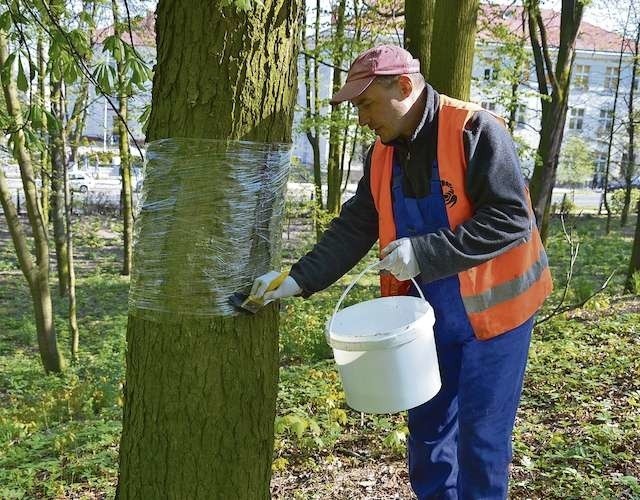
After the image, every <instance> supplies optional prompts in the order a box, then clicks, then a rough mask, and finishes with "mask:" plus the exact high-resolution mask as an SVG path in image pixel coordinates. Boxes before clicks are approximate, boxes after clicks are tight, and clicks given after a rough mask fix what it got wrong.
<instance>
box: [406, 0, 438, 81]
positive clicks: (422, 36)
mask: <svg viewBox="0 0 640 500" xmlns="http://www.w3.org/2000/svg"><path fill="white" fill-rule="evenodd" d="M435 6H436V0H405V2H404V19H405V21H404V46H405V48H406V49H407V50H408V51H409V52H411V53H412V54H413V56H414V57H416V58H418V59H419V60H420V70H421V71H422V74H423V75H424V77H425V78H427V79H428V78H429V65H430V64H431V35H432V34H433V20H434V17H435V15H434V14H435V12H434V11H435Z"/></svg>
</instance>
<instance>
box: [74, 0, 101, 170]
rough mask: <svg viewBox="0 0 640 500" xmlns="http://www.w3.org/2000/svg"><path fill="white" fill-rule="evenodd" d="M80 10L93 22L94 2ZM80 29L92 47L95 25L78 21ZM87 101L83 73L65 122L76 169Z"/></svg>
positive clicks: (88, 1)
mask: <svg viewBox="0 0 640 500" xmlns="http://www.w3.org/2000/svg"><path fill="white" fill-rule="evenodd" d="M82 8H83V10H84V11H85V12H89V13H90V15H91V19H93V20H94V23H95V17H96V2H94V1H93V0H83V2H82ZM80 23H81V25H80V28H81V29H84V30H87V31H88V32H89V36H88V38H89V46H91V47H92V46H93V45H94V32H95V29H94V26H95V24H89V23H86V22H84V21H83V20H81V21H80ZM90 57H91V51H88V52H87V53H86V54H83V59H84V63H85V65H86V66H87V67H89V66H90V65H91V61H90ZM88 99H89V79H88V78H87V75H85V73H84V72H82V73H81V74H80V82H79V83H78V90H77V95H76V100H75V102H74V103H73V110H72V111H71V116H70V117H69V121H68V122H67V136H68V137H69V149H70V151H71V152H70V160H71V162H72V163H73V164H74V165H75V166H76V168H78V166H79V165H78V148H79V147H80V138H81V137H82V132H83V131H84V126H85V122H86V118H87V102H88Z"/></svg>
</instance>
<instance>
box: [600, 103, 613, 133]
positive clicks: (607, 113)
mask: <svg viewBox="0 0 640 500" xmlns="http://www.w3.org/2000/svg"><path fill="white" fill-rule="evenodd" d="M611 125H613V109H608V108H604V109H601V110H600V120H599V125H598V134H601V135H605V134H606V135H608V134H609V133H610V132H611Z"/></svg>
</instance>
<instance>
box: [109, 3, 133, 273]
mask: <svg viewBox="0 0 640 500" xmlns="http://www.w3.org/2000/svg"><path fill="white" fill-rule="evenodd" d="M111 10H112V11H113V26H114V35H115V36H116V37H117V38H121V29H120V24H119V23H120V15H119V13H118V2H117V0H112V2H111ZM123 58H124V50H121V57H120V58H119V60H118V59H116V69H117V74H118V112H119V113H120V117H119V119H118V136H119V137H120V141H119V145H120V176H121V179H122V187H121V192H120V202H121V206H122V220H123V235H122V240H123V245H124V248H123V250H124V257H123V261H122V272H121V274H122V275H123V276H129V274H131V252H132V247H133V192H132V189H131V155H130V154H129V134H128V131H127V125H126V121H127V115H128V104H127V103H128V99H129V93H130V92H129V91H128V89H127V78H126V75H125V66H124V59H123Z"/></svg>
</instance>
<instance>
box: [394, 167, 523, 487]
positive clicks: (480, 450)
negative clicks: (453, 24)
mask: <svg viewBox="0 0 640 500" xmlns="http://www.w3.org/2000/svg"><path fill="white" fill-rule="evenodd" d="M393 213H394V220H395V225H396V234H397V238H402V237H411V236H415V235H420V234H426V233H432V232H436V231H438V230H439V229H441V228H448V227H450V226H449V222H448V219H447V213H446V209H445V201H444V197H443V195H442V187H441V184H440V177H439V174H438V166H437V162H435V161H434V164H433V172H432V177H431V190H430V193H429V195H427V196H425V197H424V198H420V199H414V198H405V196H404V193H403V192H402V170H401V168H400V167H399V165H396V164H394V167H393ZM419 279H420V277H419V276H418V277H417V278H416V280H417V281H418V283H420V281H419ZM420 288H421V289H422V291H423V293H424V295H425V297H426V299H427V300H428V301H429V302H430V303H431V305H432V306H433V309H434V312H435V318H436V322H435V326H434V329H435V341H436V349H437V351H438V359H439V364H440V375H441V378H442V389H441V390H440V392H439V393H438V394H437V395H436V396H435V398H433V399H432V400H431V401H428V402H427V403H425V404H423V405H421V406H418V407H417V408H414V409H412V410H409V412H408V414H409V415H408V417H409V431H410V436H409V440H408V455H409V478H410V481H411V486H412V488H413V490H414V491H415V493H416V495H417V496H418V498H419V499H420V500H423V499H461V500H462V499H464V500H466V499H480V498H482V499H502V498H506V497H507V491H508V487H507V481H508V473H509V463H510V462H511V434H512V431H513V425H514V421H515V415H516V410H517V408H518V403H519V400H520V393H521V391H522V380H523V377H524V371H525V366H526V363H527V352H528V349H529V342H530V340H531V330H532V328H533V318H531V319H529V320H528V321H526V322H525V323H524V324H522V325H520V326H519V327H517V328H515V329H514V330H511V331H509V332H507V333H505V334H502V335H499V336H497V337H494V338H492V339H490V340H483V341H481V340H477V339H476V338H475V336H474V333H473V330H472V328H471V325H470V323H469V319H468V317H467V314H466V312H465V309H464V306H463V303H462V297H461V296H460V284H459V280H458V276H457V275H454V276H451V277H449V278H444V279H440V280H437V281H434V282H431V283H420ZM413 292H415V290H413Z"/></svg>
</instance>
